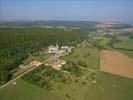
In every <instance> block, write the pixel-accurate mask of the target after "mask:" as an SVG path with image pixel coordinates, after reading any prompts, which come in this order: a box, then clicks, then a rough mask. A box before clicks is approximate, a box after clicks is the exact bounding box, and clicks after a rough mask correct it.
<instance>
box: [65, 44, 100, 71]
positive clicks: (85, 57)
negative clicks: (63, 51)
mask: <svg viewBox="0 0 133 100" xmlns="http://www.w3.org/2000/svg"><path fill="white" fill-rule="evenodd" d="M63 59H65V60H71V61H74V62H78V61H81V62H84V63H86V64H87V67H88V68H90V69H93V70H98V69H99V52H98V49H97V48H96V47H94V46H93V45H91V44H90V43H88V42H87V43H85V44H84V45H82V46H81V47H78V48H75V49H74V50H73V52H72V54H71V55H68V56H65V57H63Z"/></svg>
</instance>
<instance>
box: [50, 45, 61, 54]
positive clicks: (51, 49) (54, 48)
mask: <svg viewBox="0 0 133 100" xmlns="http://www.w3.org/2000/svg"><path fill="white" fill-rule="evenodd" d="M58 50H59V46H58V44H57V45H56V46H53V45H50V46H49V47H48V53H56V52H57V51H58Z"/></svg>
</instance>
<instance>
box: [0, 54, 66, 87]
mask: <svg viewBox="0 0 133 100" xmlns="http://www.w3.org/2000/svg"><path fill="white" fill-rule="evenodd" d="M64 55H66V53H65V54H60V55H55V56H53V57H50V58H48V59H47V60H45V61H44V62H42V64H44V63H45V62H46V61H50V60H53V59H57V58H59V57H61V56H64ZM42 64H41V65H42ZM37 67H39V66H32V67H31V68H30V69H28V70H27V71H25V72H24V73H22V74H21V75H19V76H17V77H16V78H14V79H12V80H10V81H9V82H7V83H5V84H4V85H2V86H0V89H2V88H4V87H6V86H7V85H9V84H12V83H13V82H15V81H16V80H17V79H19V78H21V77H22V76H24V75H25V74H27V73H29V72H30V71H32V70H34V69H36V68H37Z"/></svg>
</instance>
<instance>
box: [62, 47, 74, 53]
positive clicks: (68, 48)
mask: <svg viewBox="0 0 133 100" xmlns="http://www.w3.org/2000/svg"><path fill="white" fill-rule="evenodd" d="M61 49H62V50H65V51H66V52H67V53H71V49H72V48H71V47H69V46H62V47H61Z"/></svg>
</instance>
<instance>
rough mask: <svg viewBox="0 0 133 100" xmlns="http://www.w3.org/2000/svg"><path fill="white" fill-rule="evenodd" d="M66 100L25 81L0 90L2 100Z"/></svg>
mask: <svg viewBox="0 0 133 100" xmlns="http://www.w3.org/2000/svg"><path fill="white" fill-rule="evenodd" d="M44 99H45V100H64V99H63V98H61V97H58V96H56V95H55V94H54V93H51V92H48V91H45V90H43V89H41V88H39V87H37V86H35V85H32V84H30V83H28V82H26V81H24V80H18V81H17V84H16V85H14V86H13V85H12V84H11V85H10V86H8V87H5V88H3V89H2V90H0V100H44Z"/></svg>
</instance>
